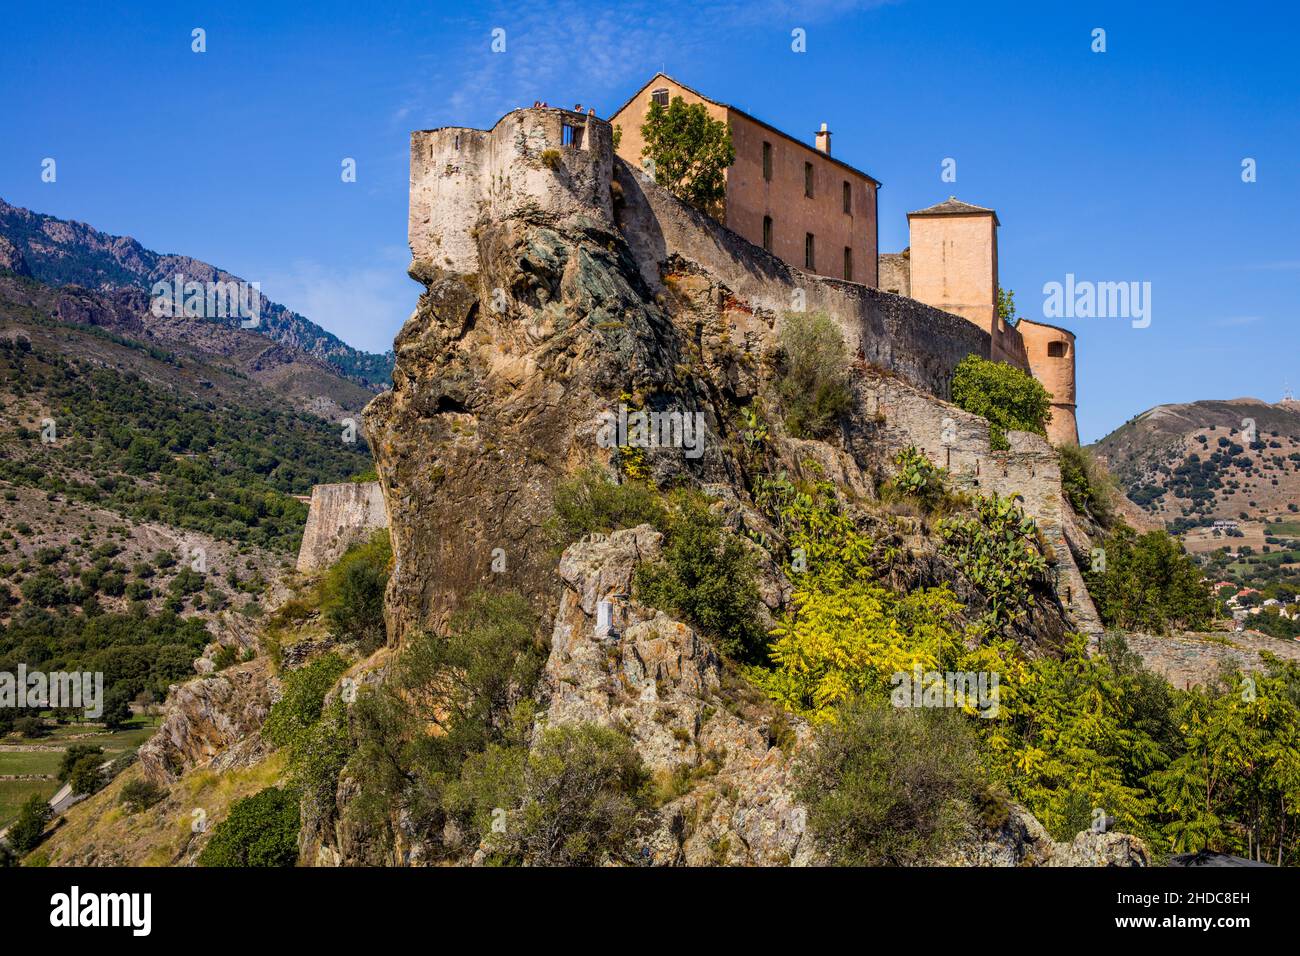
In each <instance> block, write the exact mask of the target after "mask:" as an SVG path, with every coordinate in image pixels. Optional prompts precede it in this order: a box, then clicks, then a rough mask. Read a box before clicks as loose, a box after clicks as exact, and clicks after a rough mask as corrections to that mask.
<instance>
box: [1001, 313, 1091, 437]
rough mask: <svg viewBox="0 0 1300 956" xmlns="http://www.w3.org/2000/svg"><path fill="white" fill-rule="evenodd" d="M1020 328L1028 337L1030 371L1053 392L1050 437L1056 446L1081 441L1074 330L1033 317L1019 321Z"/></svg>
mask: <svg viewBox="0 0 1300 956" xmlns="http://www.w3.org/2000/svg"><path fill="white" fill-rule="evenodd" d="M1016 331H1018V332H1019V333H1020V337H1021V339H1023V340H1024V343H1025V354H1026V355H1027V356H1028V357H1029V370H1030V371H1031V372H1032V373H1033V375H1034V378H1036V379H1038V380H1039V381H1040V382H1042V383H1043V388H1045V389H1047V390H1048V391H1049V392H1051V393H1052V418H1051V420H1050V421H1049V422H1048V423H1047V437H1048V438H1049V439H1050V440H1051V442H1052V444H1054V445H1077V444H1079V425H1078V422H1077V421H1076V420H1075V400H1074V333H1073V332H1071V331H1069V330H1068V329H1060V328H1057V327H1056V326H1054V325H1045V324H1044V323H1042V322H1031V321H1030V320H1029V319H1021V320H1020V321H1019V322H1018V323H1016Z"/></svg>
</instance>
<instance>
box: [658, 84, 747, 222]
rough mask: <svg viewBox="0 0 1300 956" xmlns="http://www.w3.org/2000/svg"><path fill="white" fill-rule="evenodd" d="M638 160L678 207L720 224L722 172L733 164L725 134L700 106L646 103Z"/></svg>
mask: <svg viewBox="0 0 1300 956" xmlns="http://www.w3.org/2000/svg"><path fill="white" fill-rule="evenodd" d="M641 136H642V137H643V138H644V140H645V146H644V148H643V149H642V150H641V155H642V157H643V158H645V159H649V160H652V161H653V163H654V178H655V182H656V183H658V184H659V185H660V186H664V187H666V188H667V189H668V190H669V191H671V192H672V193H673V195H675V196H677V198H679V199H681V200H682V201H683V202H687V203H690V204H691V205H692V206H694V207H695V208H696V209H699V210H701V211H702V212H706V213H708V214H709V215H711V216H714V217H715V218H721V215H722V211H723V200H724V199H725V197H726V192H727V181H726V177H725V175H724V174H725V171H726V169H727V167H729V166H730V165H731V164H732V163H734V162H735V161H736V148H735V146H733V145H732V142H731V130H730V129H729V128H728V127H727V124H726V123H724V122H723V121H722V120H715V119H713V118H712V117H711V116H709V111H708V109H707V108H706V107H705V105H704V104H703V103H692V104H689V105H688V104H687V103H686V101H685V100H684V99H682V98H681V97H680V96H674V97H673V99H672V102H671V103H669V105H668V106H667V107H664V106H662V105H661V104H659V103H651V104H650V111H649V112H648V113H647V114H646V121H645V123H644V124H643V125H642V126H641Z"/></svg>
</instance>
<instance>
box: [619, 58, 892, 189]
mask: <svg viewBox="0 0 1300 956" xmlns="http://www.w3.org/2000/svg"><path fill="white" fill-rule="evenodd" d="M660 77H663V78H664V79H665V80H669V81H670V82H673V83H676V84H677V85H678V86H680V87H681V88H682V89H684V90H686V91H687V92H688V93H691V94H693V95H695V96H698V97H699V98H700V99H702V100H704V102H706V103H712V104H713V105H714V106H720V107H722V108H723V109H724V110H730V111H731V112H733V113H736V114H737V115H739V116H743V117H745V119H747V120H749V121H750V122H753V123H757V124H758V125H759V126H761V127H763V128H764V129H766V130H771V131H772V132H773V133H775V134H776V135H777V136H780V137H782V138H784V139H788V140H789V141H790V142H792V143H795V144H796V145H799V146H802V147H803V148H804V149H806V150H808V152H810V153H816V154H817V155H818V156H820V157H822V158H823V159H829V160H830V161H831V162H832V163H834V164H835V165H836V166H841V167H843V168H844V169H847V170H848V171H849V172H851V173H856V174H857V175H859V176H862V177H863V178H864V179H869V180H871V181H872V182H873V183H875V184H876V186H877V187H879V186H883V185H884V183H882V182H881V181H880V180H879V179H877V178H876V177H875V176H872V175H871V174H870V173H865V172H863V171H862V170H860V169H858V168H857V167H856V166H850V165H849V164H848V163H846V162H844V160H842V159H837V158H836V157H834V156H832V155H831V154H830V153H823V152H822V151H821V150H820V149H817V148H816V147H813V146H809V145H808V144H807V143H805V142H804V141H803V140H801V139H796V138H795V137H793V136H791V135H790V134H789V133H787V132H785V131H784V130H780V129H777V128H776V127H775V126H773V125H772V124H771V123H765V122H764V121H763V120H761V119H759V118H758V117H757V116H754V115H752V114H750V113H746V112H745V111H744V110H742V109H740V107H738V106H732V105H731V104H730V103H723V102H722V101H721V100H715V99H714V98H713V97H711V96H705V95H704V94H703V93H701V92H700V91H699V90H697V89H695V88H693V87H690V86H687V85H686V84H685V83H683V82H682V81H681V80H678V79H674V78H673V77H671V76H669V75H668V74H667V73H663V72H659V73H656V74H655V75H654V76H652V77H651V78H650V81H649V82H648V83H645V84H644V85H643V86H641V87H640V88H639V89H638V90H637V91H636V92H635V93H633V94H632V95H631V96H629V97H628V98H627V101H626V102H624V103H623V105H622V106H620V107H619V108H618V109H616V110H614V112H612V113H610V114H609V118H610V120H611V121H612V120H613V119H614V117H615V116H617V115H618V114H619V113H621V112H623V111H624V110H625V109H627V108H628V107H629V106H630V105H632V103H633V102H634V101H635V100H636V98H637V97H638V96H640V95H641V94H642V92H644V91H645V89H646V88H647V87H649V86H652V85H653V84H654V82H655V80H657V79H659V78H660Z"/></svg>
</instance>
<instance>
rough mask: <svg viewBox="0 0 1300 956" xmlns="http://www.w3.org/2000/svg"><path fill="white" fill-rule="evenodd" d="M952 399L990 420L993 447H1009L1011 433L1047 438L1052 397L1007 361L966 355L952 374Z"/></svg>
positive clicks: (1035, 381)
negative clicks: (1025, 433) (1008, 435)
mask: <svg viewBox="0 0 1300 956" xmlns="http://www.w3.org/2000/svg"><path fill="white" fill-rule="evenodd" d="M952 400H953V403H954V404H955V405H958V406H959V407H961V408H964V409H965V410H966V411H968V412H971V413H972V414H975V415H980V416H983V417H984V418H986V419H987V420H988V423H989V438H990V440H991V441H992V443H993V447H994V448H1000V449H1006V448H1009V447H1010V445H1009V444H1008V443H1007V432H1009V431H1025V432H1033V433H1034V434H1036V435H1043V436H1046V435H1047V420H1048V419H1049V418H1050V417H1051V414H1052V396H1051V395H1050V394H1049V393H1048V391H1047V389H1045V388H1043V386H1042V385H1041V384H1040V383H1039V381H1038V380H1037V379H1035V378H1034V377H1033V376H1032V375H1029V374H1027V373H1026V372H1022V371H1021V370H1020V369H1018V368H1015V367H1014V366H1011V365H1007V364H1006V363H1004V362H990V361H989V360H988V359H983V358H980V357H979V356H978V355H974V354H971V355H967V356H966V357H965V358H964V359H962V360H961V362H959V363H958V364H957V368H956V370H955V371H954V372H953V377H952Z"/></svg>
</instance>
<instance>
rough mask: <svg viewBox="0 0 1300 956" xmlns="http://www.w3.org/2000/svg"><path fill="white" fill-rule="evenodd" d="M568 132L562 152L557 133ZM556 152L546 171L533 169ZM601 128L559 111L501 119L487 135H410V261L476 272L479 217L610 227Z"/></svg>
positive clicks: (607, 155)
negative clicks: (571, 219) (573, 219)
mask: <svg viewBox="0 0 1300 956" xmlns="http://www.w3.org/2000/svg"><path fill="white" fill-rule="evenodd" d="M566 125H567V126H570V127H572V129H573V130H574V131H575V142H574V144H573V145H569V146H565V145H563V135H564V127H565V126H566ZM547 150H556V153H557V156H556V158H555V160H554V163H553V166H549V165H547V164H546V163H545V162H539V161H538V160H539V159H540V158H541V157H542V155H543V154H544V153H546V151H547ZM613 155H614V154H613V143H612V139H611V131H610V126H609V124H608V123H606V122H604V121H603V120H599V119H597V118H596V117H594V116H588V115H586V114H583V113H574V112H571V111H569V110H561V109H550V108H546V109H527V110H515V111H514V112H512V113H507V114H506V115H505V116H503V117H501V119H500V120H499V121H498V122H497V124H496V126H494V127H492V129H490V130H477V129H466V128H463V127H444V128H442V129H434V130H420V131H417V132H414V133H412V134H411V200H410V218H409V222H408V239H409V241H410V244H411V253H412V255H413V256H414V257H415V259H416V260H426V261H428V262H431V263H432V264H433V265H435V266H437V267H439V268H441V269H446V270H448V271H451V272H461V273H466V274H474V273H477V272H478V271H479V262H478V251H477V244H476V242H475V240H474V229H475V225H476V224H477V223H478V221H479V219H480V217H487V218H489V219H506V218H509V217H510V216H512V215H515V214H516V213H518V212H519V211H520V210H522V209H525V208H530V207H531V208H533V209H536V210H538V211H541V212H543V213H546V214H550V215H553V216H556V217H557V218H559V217H564V216H568V215H573V214H582V215H587V216H590V217H591V218H593V219H595V220H597V221H600V222H603V223H605V224H612V222H613V212H612V210H611V207H610V194H609V182H610V175H611V172H610V164H611V163H612V162H613Z"/></svg>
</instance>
